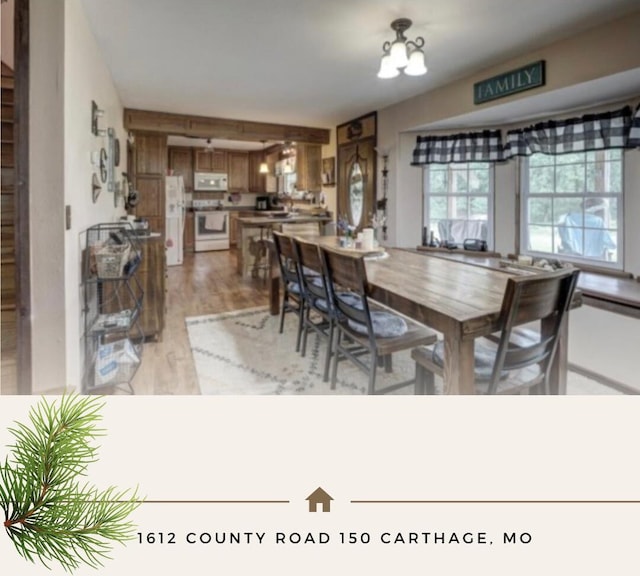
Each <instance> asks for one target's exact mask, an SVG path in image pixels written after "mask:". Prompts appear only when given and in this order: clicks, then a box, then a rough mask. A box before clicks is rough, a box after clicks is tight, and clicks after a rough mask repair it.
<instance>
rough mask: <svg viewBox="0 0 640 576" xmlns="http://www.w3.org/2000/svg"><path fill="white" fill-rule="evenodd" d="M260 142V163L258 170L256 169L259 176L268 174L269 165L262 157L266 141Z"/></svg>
mask: <svg viewBox="0 0 640 576" xmlns="http://www.w3.org/2000/svg"><path fill="white" fill-rule="evenodd" d="M260 142H262V162H260V168H259V169H258V172H259V173H260V174H269V165H268V164H267V162H266V158H265V157H264V144H265V142H266V140H260Z"/></svg>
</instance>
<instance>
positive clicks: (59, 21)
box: [29, 0, 77, 394]
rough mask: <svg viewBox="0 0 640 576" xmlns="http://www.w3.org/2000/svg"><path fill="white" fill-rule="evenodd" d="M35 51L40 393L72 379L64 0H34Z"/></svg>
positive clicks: (34, 282)
mask: <svg viewBox="0 0 640 576" xmlns="http://www.w3.org/2000/svg"><path fill="white" fill-rule="evenodd" d="M29 49H30V55H31V59H30V64H29V80H30V94H29V106H30V111H29V112H30V122H29V195H30V208H29V210H30V227H31V298H32V316H31V320H32V358H33V361H32V374H33V386H32V391H33V393H35V394H38V393H42V392H45V391H47V390H50V389H54V388H60V387H61V386H65V385H66V383H67V377H66V369H67V366H66V358H67V354H66V344H67V338H66V332H65V326H66V310H65V307H66V305H67V299H66V294H65V286H66V283H65V236H64V223H63V220H62V217H61V215H62V214H63V213H64V202H65V194H64V145H63V133H64V73H65V69H64V0H32V1H31V6H30V46H29ZM76 307H77V303H76V304H75V305H74V308H76Z"/></svg>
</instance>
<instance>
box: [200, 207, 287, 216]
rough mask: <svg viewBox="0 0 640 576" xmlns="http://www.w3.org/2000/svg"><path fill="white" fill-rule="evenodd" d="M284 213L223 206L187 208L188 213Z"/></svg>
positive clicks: (254, 208) (280, 210)
mask: <svg viewBox="0 0 640 576" xmlns="http://www.w3.org/2000/svg"><path fill="white" fill-rule="evenodd" d="M218 210H219V211H221V212H264V213H265V214H269V212H282V208H281V209H279V210H257V209H256V207H255V206H223V207H222V208H194V207H193V206H187V212H211V211H214V212H215V211H218Z"/></svg>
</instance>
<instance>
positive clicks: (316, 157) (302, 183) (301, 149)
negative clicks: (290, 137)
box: [296, 144, 322, 192]
mask: <svg viewBox="0 0 640 576" xmlns="http://www.w3.org/2000/svg"><path fill="white" fill-rule="evenodd" d="M296 188H297V189H298V190H306V191H308V192H320V190H322V147H321V146H320V145H319V144H298V145H297V147H296Z"/></svg>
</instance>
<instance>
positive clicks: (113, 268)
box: [96, 244, 131, 278]
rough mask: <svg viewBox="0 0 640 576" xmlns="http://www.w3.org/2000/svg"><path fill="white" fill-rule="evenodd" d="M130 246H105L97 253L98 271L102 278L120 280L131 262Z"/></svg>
mask: <svg viewBox="0 0 640 576" xmlns="http://www.w3.org/2000/svg"><path fill="white" fill-rule="evenodd" d="M130 251H131V245H130V244H124V245H117V244H105V245H104V246H103V247H102V248H100V249H99V250H98V251H97V252H96V271H97V273H98V276H99V277H100V278H118V277H120V276H122V275H123V272H124V267H125V265H126V264H127V262H128V261H129V253H130Z"/></svg>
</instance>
